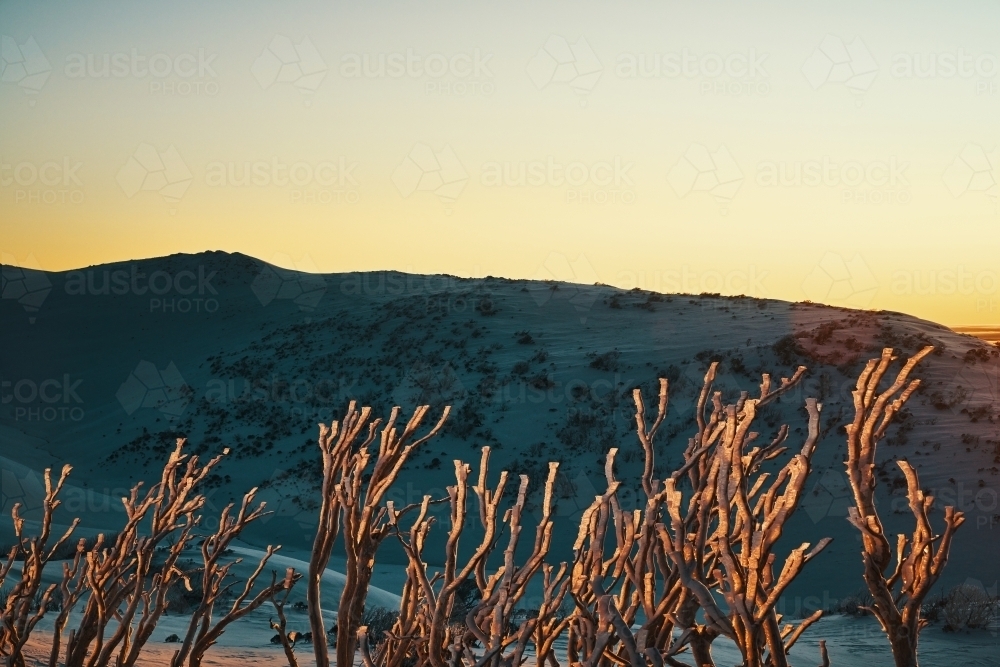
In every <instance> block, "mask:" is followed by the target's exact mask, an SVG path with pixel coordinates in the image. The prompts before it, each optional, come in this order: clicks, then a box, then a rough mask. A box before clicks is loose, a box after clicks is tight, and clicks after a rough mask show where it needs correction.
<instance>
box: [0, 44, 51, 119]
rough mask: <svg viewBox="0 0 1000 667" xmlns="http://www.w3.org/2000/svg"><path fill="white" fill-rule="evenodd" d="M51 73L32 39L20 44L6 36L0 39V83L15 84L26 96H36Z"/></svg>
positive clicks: (46, 60)
mask: <svg viewBox="0 0 1000 667" xmlns="http://www.w3.org/2000/svg"><path fill="white" fill-rule="evenodd" d="M51 73H52V65H51V64H50V63H49V59H48V58H46V57H45V54H44V53H42V50H41V49H40V48H39V47H38V42H36V41H35V38H34V37H28V39H27V40H25V41H24V42H23V43H22V44H18V43H17V40H16V39H14V38H13V37H10V36H8V35H3V36H2V37H0V81H2V82H3V83H15V84H17V86H18V87H19V88H21V90H23V91H24V92H25V94H26V95H37V94H38V92H39V91H40V90H41V89H42V86H44V85H45V82H46V81H48V79H49V74H51ZM34 103H35V100H31V102H30V104H32V105H33V104H34Z"/></svg>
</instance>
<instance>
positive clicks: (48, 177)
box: [0, 156, 84, 205]
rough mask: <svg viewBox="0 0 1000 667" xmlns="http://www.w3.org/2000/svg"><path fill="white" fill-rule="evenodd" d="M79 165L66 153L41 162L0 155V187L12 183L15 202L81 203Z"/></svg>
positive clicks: (80, 163) (81, 191) (8, 185)
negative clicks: (10, 161)
mask: <svg viewBox="0 0 1000 667" xmlns="http://www.w3.org/2000/svg"><path fill="white" fill-rule="evenodd" d="M81 167H83V163H82V162H80V161H79V160H73V159H70V158H69V157H68V156H66V157H63V158H62V159H61V160H47V161H45V162H30V161H24V162H14V163H8V162H4V161H3V160H2V159H0V187H4V188H9V187H11V186H13V187H14V203H15V204H27V205H31V204H47V205H51V204H82V203H83V201H84V193H83V182H82V181H81V180H80V177H79V175H78V174H77V172H78V171H79V170H80V168H81Z"/></svg>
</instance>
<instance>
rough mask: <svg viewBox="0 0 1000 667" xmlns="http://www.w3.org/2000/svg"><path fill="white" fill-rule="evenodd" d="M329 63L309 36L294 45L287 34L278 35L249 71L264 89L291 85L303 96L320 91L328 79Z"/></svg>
mask: <svg viewBox="0 0 1000 667" xmlns="http://www.w3.org/2000/svg"><path fill="white" fill-rule="evenodd" d="M326 71H327V67H326V62H324V61H323V58H322V56H320V54H319V51H317V50H316V47H315V46H314V45H313V43H312V40H310V39H309V38H308V37H304V38H302V40H301V41H300V42H299V43H298V44H295V43H294V42H292V40H291V39H289V38H288V37H286V36H284V35H275V36H274V38H273V39H272V40H271V42H270V43H269V44H268V45H267V46H266V47H265V48H264V50H263V52H262V53H261V54H260V55H259V56H258V57H257V59H256V60H255V61H254V62H253V65H252V66H251V68H250V72H251V73H252V74H253V76H254V78H255V79H257V83H259V84H260V87H261V88H264V89H265V90H266V89H268V88H270V87H271V86H273V85H274V84H276V83H288V84H291V85H293V86H295V88H297V89H298V90H299V92H301V93H303V94H312V93H315V92H316V91H317V90H319V86H320V84H321V83H323V78H324V77H325V76H326Z"/></svg>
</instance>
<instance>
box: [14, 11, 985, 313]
mask: <svg viewBox="0 0 1000 667" xmlns="http://www.w3.org/2000/svg"><path fill="white" fill-rule="evenodd" d="M754 4H755V6H753V7H751V6H749V4H748V3H718V2H702V3H694V2H683V3H651V2H629V3H603V2H602V3H596V2H583V3H577V2H574V3H570V2H559V3H485V2H451V3H436V2H435V3H429V2H380V1H375V2H360V3H339V2H338V3H331V2H325V3H306V2H259V1H258V2H173V3H153V2H105V3H95V2H87V3H63V2H51V1H37V0H34V1H31V2H11V1H9V0H5V1H4V2H3V3H2V4H0V33H2V34H3V54H2V56H3V66H4V71H3V75H2V79H3V82H2V83H0V110H2V111H0V113H2V127H3V131H2V133H0V225H2V228H0V232H2V235H0V251H2V253H3V261H4V263H15V264H22V265H33V266H35V267H38V268H43V269H46V270H63V269H69V268H76V267H80V266H84V265H91V264H96V263H101V262H108V261H116V260H123V259H134V258H142V257H151V256H158V255H165V254H170V253H174V252H198V251H201V250H207V249H221V250H228V251H240V252H244V253H247V254H250V255H253V256H256V257H259V258H261V259H264V260H267V261H272V262H274V263H276V264H280V265H282V266H286V267H289V268H301V269H308V270H321V271H324V272H328V271H329V272H334V271H352V270H373V269H386V268H391V269H398V270H404V271H412V272H419V273H439V272H441V273H450V274H456V275H459V276H484V275H501V276H508V277H514V278H557V279H564V280H571V281H576V282H584V283H593V282H598V281H599V282H603V283H608V284H614V285H619V286H621V287H626V288H630V287H634V286H639V287H644V288H647V289H655V290H660V291H687V292H703V291H707V292H722V293H729V294H739V293H746V294H750V295H753V296H759V297H770V298H780V299H788V300H801V299H811V300H814V301H822V302H827V303H832V304H835V305H850V306H855V307H862V308H882V309H889V310H898V311H903V312H907V313H911V314H914V315H917V316H920V317H924V318H928V319H933V320H937V321H941V322H943V323H946V324H951V325H960V324H996V323H997V322H998V321H1000V259H998V257H1000V212H998V201H997V198H998V186H997V182H998V180H1000V151H998V145H1000V120H998V119H1000V74H998V70H1000V41H998V39H997V26H998V25H1000V5H998V4H997V3H995V2H985V1H984V2H967V3H961V5H955V4H953V5H949V4H948V3H937V4H931V3H926V2H920V3H916V2H895V3H880V4H879V5H878V6H871V5H870V3H862V2H856V3H844V2H839V3H816V2H796V3H792V2H786V3H768V4H767V5H763V4H761V3H754ZM36 45H37V46H36ZM296 47H298V48H296ZM477 53H478V63H479V66H478V68H477V67H476V65H475V63H476V61H477ZM133 54H134V57H133ZM407 58H409V63H408V64H407ZM199 59H200V63H199ZM105 60H107V62H108V67H107V69H106V70H105V68H104V62H105ZM380 61H381V62H384V63H385V67H384V68H381V69H380V68H379V67H378V65H379V62H380ZM400 61H401V62H402V63H403V67H402V68H401V71H397V70H396V69H395V63H397V62H400ZM748 61H753V62H755V64H754V65H753V66H749V65H748V64H747V63H748ZM657 63H659V65H657ZM366 64H367V70H366V69H365V67H366ZM633 64H634V66H632V65H633ZM359 66H360V67H359ZM720 69H721V71H720ZM359 70H360V71H359ZM428 70H429V71H428ZM46 72H47V74H46ZM247 165H249V171H250V175H251V177H250V178H249V181H248V182H247V183H246V184H241V181H242V180H243V176H244V174H246V170H247ZM616 165H617V171H616V168H615V167H616ZM230 172H231V173H230ZM525 172H526V173H527V174H528V176H527V177H526V178H525V179H524V180H525V182H524V183H523V184H522V183H520V182H519V180H518V179H517V178H516V177H517V176H518V174H519V173H525ZM796 175H798V177H796ZM289 176H291V178H290V179H289V182H285V179H286V178H289Z"/></svg>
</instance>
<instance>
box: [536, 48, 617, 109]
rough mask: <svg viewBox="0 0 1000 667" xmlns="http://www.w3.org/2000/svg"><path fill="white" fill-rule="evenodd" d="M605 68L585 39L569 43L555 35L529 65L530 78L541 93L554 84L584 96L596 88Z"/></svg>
mask: <svg viewBox="0 0 1000 667" xmlns="http://www.w3.org/2000/svg"><path fill="white" fill-rule="evenodd" d="M603 71H604V66H603V65H602V64H601V61H600V60H599V59H598V58H597V54H596V53H594V50H593V49H592V48H590V44H588V43H587V38H586V37H582V36H581V37H580V38H579V39H578V40H577V41H576V43H575V44H570V43H569V41H567V39H566V38H565V37H562V36H560V35H552V36H550V37H549V38H548V39H547V40H546V41H545V45H544V46H543V47H542V48H541V49H539V50H538V52H537V53H536V54H535V56H534V57H533V58H532V59H531V61H530V62H529V63H528V67H527V72H528V77H529V78H531V81H532V83H534V84H535V87H536V88H538V89H539V90H542V89H543V88H546V87H548V86H549V85H551V84H566V85H568V86H569V87H570V88H571V89H572V90H573V91H574V92H575V93H577V94H581V95H585V94H587V93H589V92H591V91H592V90H593V89H594V87H595V86H596V85H597V81H598V79H600V78H601V73H602V72H603Z"/></svg>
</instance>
